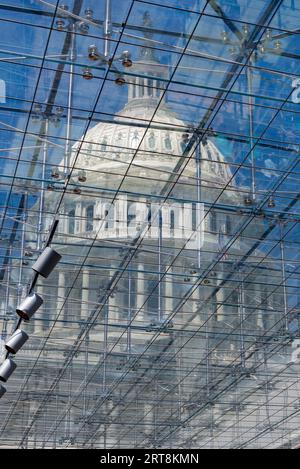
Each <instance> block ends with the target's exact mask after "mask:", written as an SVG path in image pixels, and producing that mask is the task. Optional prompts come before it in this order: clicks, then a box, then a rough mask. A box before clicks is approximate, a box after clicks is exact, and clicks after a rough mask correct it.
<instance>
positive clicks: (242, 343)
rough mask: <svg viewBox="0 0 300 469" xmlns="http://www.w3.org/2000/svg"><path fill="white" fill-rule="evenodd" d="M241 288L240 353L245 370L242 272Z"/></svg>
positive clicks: (239, 296)
mask: <svg viewBox="0 0 300 469" xmlns="http://www.w3.org/2000/svg"><path fill="white" fill-rule="evenodd" d="M240 280H241V282H240V286H239V295H238V308H239V319H240V352H241V365H242V367H243V368H245V336H244V316H245V315H244V300H245V299H244V282H243V278H242V273H241V272H240Z"/></svg>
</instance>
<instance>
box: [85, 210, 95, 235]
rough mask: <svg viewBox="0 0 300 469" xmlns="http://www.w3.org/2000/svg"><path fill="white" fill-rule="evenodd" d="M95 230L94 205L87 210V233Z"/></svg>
mask: <svg viewBox="0 0 300 469" xmlns="http://www.w3.org/2000/svg"><path fill="white" fill-rule="evenodd" d="M93 229H94V205H89V206H88V207H87V208H86V231H93Z"/></svg>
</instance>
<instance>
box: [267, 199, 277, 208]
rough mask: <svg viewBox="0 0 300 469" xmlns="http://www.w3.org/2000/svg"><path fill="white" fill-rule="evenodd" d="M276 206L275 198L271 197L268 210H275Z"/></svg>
mask: <svg viewBox="0 0 300 469" xmlns="http://www.w3.org/2000/svg"><path fill="white" fill-rule="evenodd" d="M275 206H276V204H275V200H274V199H273V197H270V198H269V200H268V208H274V207H275Z"/></svg>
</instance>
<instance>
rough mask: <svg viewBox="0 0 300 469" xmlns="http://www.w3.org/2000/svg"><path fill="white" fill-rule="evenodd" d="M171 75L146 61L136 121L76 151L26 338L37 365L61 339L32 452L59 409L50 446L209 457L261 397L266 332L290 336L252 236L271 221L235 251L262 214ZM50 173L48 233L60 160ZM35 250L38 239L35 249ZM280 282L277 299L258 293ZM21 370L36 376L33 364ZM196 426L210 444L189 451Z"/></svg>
mask: <svg viewBox="0 0 300 469" xmlns="http://www.w3.org/2000/svg"><path fill="white" fill-rule="evenodd" d="M169 73H170V71H169V67H168V66H166V65H164V64H162V63H160V62H159V61H158V60H157V59H156V57H155V55H154V53H153V52H151V50H150V49H147V48H145V49H144V51H143V54H142V55H141V56H140V58H139V60H138V61H136V62H134V63H133V66H132V67H131V68H130V70H129V73H128V75H127V76H126V81H127V84H126V85H124V88H123V89H127V90H128V102H127V103H126V105H125V107H124V108H123V109H121V110H120V111H119V112H118V113H117V114H116V116H115V117H114V119H113V120H111V121H107V122H105V121H104V122H99V123H98V124H96V125H94V126H92V127H90V129H89V130H88V131H87V133H86V134H85V136H84V139H81V140H79V141H78V142H77V143H76V144H75V145H73V148H72V155H71V158H70V161H69V165H70V167H71V166H74V169H73V171H72V178H73V179H72V180H71V182H72V181H74V184H73V186H72V184H71V187H72V190H68V192H66V194H65V195H64V198H63V200H62V203H61V206H60V210H59V213H60V218H59V220H60V221H59V228H58V235H57V236H56V239H55V249H57V250H58V251H59V252H60V254H61V255H62V256H63V261H62V262H61V263H60V264H59V265H58V267H57V269H56V270H55V271H54V272H53V274H52V275H51V276H50V277H49V279H48V280H43V281H42V280H39V282H38V286H37V289H38V290H37V291H38V292H40V293H42V294H43V296H44V298H45V301H44V305H43V307H42V308H41V309H40V310H39V311H38V312H37V313H36V316H35V318H34V320H32V321H31V322H30V323H28V324H27V325H26V326H24V327H25V328H26V330H27V331H28V332H29V333H30V334H31V341H30V342H31V343H30V346H29V345H28V350H27V352H26V353H27V355H26V357H27V359H28V360H29V359H30V360H31V359H35V357H36V356H37V355H38V350H39V348H40V345H41V343H43V339H44V338H45V337H47V336H48V334H49V332H50V331H52V329H53V327H54V325H55V330H54V332H52V335H51V340H50V343H49V347H48V348H46V349H44V351H43V356H42V360H41V363H42V365H43V366H39V367H38V370H39V374H38V375H36V376H35V377H34V379H35V380H36V383H37V384H36V394H35V392H34V391H32V386H33V383H32V382H31V384H30V386H31V388H30V400H26V398H24V401H23V402H22V401H21V402H19V404H18V412H19V415H20V416H22V419H23V421H24V422H25V423H24V425H25V427H26V418H27V417H26V416H27V415H28V416H29V415H31V416H32V415H33V414H34V415H36V418H35V419H34V422H35V423H34V428H32V427H31V429H30V431H29V432H28V435H27V439H25V440H24V442H23V443H24V445H27V447H34V446H35V445H37V446H39V444H40V442H39V433H40V431H42V429H43V428H44V425H45V421H44V419H45V418H47V415H51V421H55V418H56V417H55V416H56V412H57V409H58V408H59V409H60V412H59V414H58V415H57V419H59V420H58V422H56V423H58V425H56V429H54V427H53V428H52V427H51V426H50V428H48V429H47V431H46V437H47V438H46V442H45V443H44V444H45V447H55V446H56V447H60V446H64V445H66V444H67V445H70V446H76V445H78V446H79V447H82V446H84V445H88V444H89V441H93V445H94V447H95V448H102V447H106V448H118V447H125V448H126V447H133V446H135V447H154V448H155V447H158V441H159V442H163V443H160V445H162V446H165V447H172V445H173V447H180V446H181V447H183V448H188V447H191V448H193V447H199V446H200V445H203V447H211V445H212V443H211V439H212V436H213V437H214V443H213V444H214V445H216V446H218V445H220V446H221V445H222V444H223V443H222V442H221V440H220V441H219V440H218V432H219V430H220V429H222V426H223V425H227V426H229V427H232V429H233V430H232V432H237V428H236V427H235V426H234V422H235V418H236V412H239V419H240V420H241V419H242V418H243V412H244V411H245V415H246V414H248V413H249V407H248V406H249V405H250V406H251V405H252V404H251V399H250V400H249V396H250V395H253V393H254V394H255V393H256V395H257V396H258V397H257V399H260V398H261V399H262V397H263V395H264V392H265V383H264V377H263V367H264V366H265V367H268V366H269V365H268V364H267V363H265V364H263V363H264V361H263V356H264V345H265V342H266V341H268V340H270V332H267V331H270V330H273V333H276V332H278V331H280V330H281V329H282V327H283V324H282V321H280V320H279V316H280V315H279V314H278V311H282V309H283V308H284V304H283V297H282V292H280V290H278V289H277V291H276V293H274V294H273V293H272V291H273V289H272V283H274V282H275V283H276V281H277V282H278V283H280V278H281V277H280V276H281V272H280V271H278V270H276V269H275V268H274V266H272V265H271V264H270V263H269V264H268V265H266V264H264V263H263V262H262V263H261V264H260V265H259V262H258V260H259V258H263V252H262V251H261V250H260V248H259V247H257V249H253V248H252V246H253V242H252V241H251V238H254V237H257V238H259V237H260V236H261V234H262V233H263V232H264V230H265V228H266V224H268V223H269V221H268V220H266V218H265V217H264V216H259V215H258V216H257V218H256V224H255V228H253V226H254V225H251V229H249V230H247V226H246V227H245V230H244V233H243V236H240V237H238V238H237V237H235V232H236V231H237V230H236V228H237V226H241V225H242V224H243V223H245V221H246V219H247V217H248V214H249V210H251V209H252V207H251V204H249V202H248V205H247V198H248V199H249V190H248V189H247V188H243V187H238V185H237V183H236V181H235V178H234V167H233V166H231V165H230V163H229V162H228V161H226V157H224V155H223V153H222V152H221V150H220V149H219V148H218V139H217V136H216V135H215V134H214V132H213V130H211V131H210V132H209V134H208V135H207V137H206V138H205V139H202V140H201V143H200V144H198V139H197V136H196V137H195V135H196V134H197V133H195V129H191V127H189V126H187V124H186V123H185V122H183V121H181V120H180V119H179V118H178V117H177V115H176V113H175V112H174V111H173V110H172V105H171V103H168V102H167V100H166V99H165V98H162V93H163V90H164V87H165V83H166V80H167V79H168V77H169ZM149 77H152V78H151V79H150V78H149ZM116 86H117V85H116ZM154 115H155V118H154V119H153V116H154ZM148 122H150V125H148V124H147V123H148ZM51 170H52V184H51V186H49V190H48V191H47V195H46V197H45V201H44V208H43V213H44V219H43V224H44V229H45V230H46V231H47V230H48V229H49V227H50V225H51V223H52V221H53V219H52V217H51V211H52V207H53V204H55V203H56V201H57V192H58V190H59V187H60V186H59V174H61V172H62V171H63V162H62V163H61V165H59V166H57V167H56V166H55V167H54V166H53V167H52V169H51ZM179 170H180V171H179ZM125 175H126V178H125ZM224 186H225V189H224ZM50 189H51V190H50ZM215 200H217V202H216V203H214V201H215ZM245 200H246V203H245ZM249 205H250V206H249ZM237 207H238V209H237ZM37 212H38V210H37V211H36V213H37ZM47 214H49V216H48V215H47ZM36 218H37V215H36V216H31V218H30V219H29V220H28V223H29V224H30V223H31V224H33V225H35V224H36V222H37V220H36ZM34 236H35V234H34V233H33V232H31V231H30V230H29V232H28V234H27V249H28V250H29V251H30V249H32V251H33V249H34V246H35V238H34ZM91 240H92V241H93V242H91ZM225 246H227V248H226V249H225ZM75 261H76V262H78V261H79V262H81V263H82V269H81V270H80V272H79V273H75V271H74V269H73V263H74V262H75ZM28 262H29V265H30V262H31V261H30V258H29V261H28ZM254 264H255V265H257V264H258V265H259V266H258V267H256V268H254V269H253V265H254ZM212 265H213V266H214V268H211V266H212ZM273 268H274V269H273ZM272 269H273V271H274V272H273V280H272V282H271V280H270V285H269V286H268V282H262V281H261V280H262V278H264V277H266V276H267V272H270V270H272ZM274 279H275V280H274ZM262 284H263V285H262ZM11 306H12V307H13V306H14V305H11ZM74 343H75V344H76V345H77V347H76V353H73V351H72V350H73V346H74ZM24 353H25V352H24ZM30 357H31V358H30ZM277 358H278V357H277ZM258 360H260V361H261V363H262V365H261V373H259V372H258V371H257V367H256V368H255V366H256V365H257V361H258ZM271 360H272V359H271ZM62 364H65V368H64V367H63V366H62ZM22 367H23V369H22ZM254 368H255V370H256V371H253V370H254ZM19 369H22V373H23V372H25V371H26V360H25V359H24V363H23V362H21V363H20V364H19ZM57 372H58V373H59V380H55V379H54V378H55V376H56V373H57ZM233 377H234V379H233ZM53 379H54V384H53V386H54V387H53V390H54V393H53V396H54V398H53V399H49V401H45V399H44V397H43V395H42V394H41V393H42V390H41V382H43V380H44V382H45V389H47V388H48V380H50V381H51V380H53ZM232 381H234V383H235V384H234V385H232ZM87 383H88V384H87ZM272 386H274V389H275V387H276V386H275V384H274V383H269V388H268V392H271V391H272V389H273V388H272ZM227 388H228V390H226V389H227ZM271 388H272V389H271ZM28 392H29V391H28ZM219 396H221V397H219ZM41 399H42V400H43V406H44V410H43V414H41V415H40V414H39V413H38V412H39V410H38V409H39V402H40V400H41ZM243 401H244V404H243V405H242V404H239V405H238V404H237V403H240V402H243ZM64 407H65V411H64ZM229 408H231V410H228V409H229ZM260 412H263V410H262V409H260ZM223 414H224V415H226V417H224V418H223ZM261 417H262V419H263V420H264V419H265V415H264V416H263V415H262V414H261ZM20 418H21V417H20ZM255 418H256V419H258V420H259V418H260V417H259V415H256V414H255V413H254V417H253V419H255ZM231 420H232V425H230V422H231ZM185 421H187V422H189V423H187V424H186V425H185V424H184V422H185ZM191 428H192V429H194V430H195V428H196V429H197V432H198V436H197V437H196V438H194V439H191V440H189V436H188V435H189V432H190V431H191ZM125 429H126V432H125ZM130 429H131V430H130ZM197 432H196V433H197ZM220 433H221V431H220ZM233 436H234V435H233V434H228V438H233ZM223 438H224V436H223Z"/></svg>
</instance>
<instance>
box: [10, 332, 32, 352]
mask: <svg viewBox="0 0 300 469" xmlns="http://www.w3.org/2000/svg"><path fill="white" fill-rule="evenodd" d="M28 339H29V337H28V335H27V334H26V332H24V331H22V330H21V329H17V330H16V331H15V332H14V333H13V335H12V336H11V337H10V339H9V340H8V341H7V342H6V344H5V348H6V350H7V351H8V352H9V353H12V354H16V353H17V352H18V351H19V350H20V348H21V347H23V345H24V344H25V342H27V340H28Z"/></svg>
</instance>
